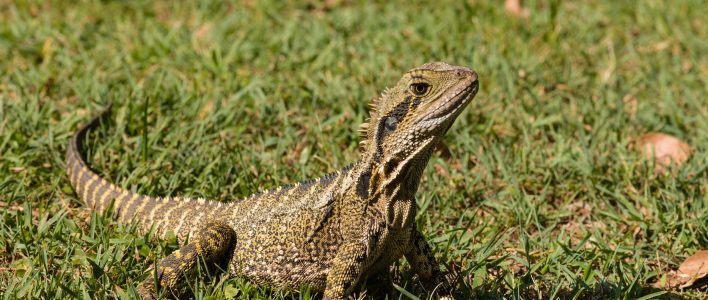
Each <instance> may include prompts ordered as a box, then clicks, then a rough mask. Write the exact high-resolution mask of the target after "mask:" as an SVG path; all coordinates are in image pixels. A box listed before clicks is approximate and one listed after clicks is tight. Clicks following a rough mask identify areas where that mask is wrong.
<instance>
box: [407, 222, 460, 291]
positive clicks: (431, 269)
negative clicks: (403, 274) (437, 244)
mask: <svg viewBox="0 0 708 300" xmlns="http://www.w3.org/2000/svg"><path fill="white" fill-rule="evenodd" d="M404 255H405V257H406V260H408V263H409V264H410V265H411V269H412V270H413V271H414V272H415V273H416V274H418V276H419V277H420V280H421V282H422V283H423V285H424V286H425V288H426V289H428V291H430V292H431V291H433V290H435V289H438V290H440V293H439V294H440V295H446V296H447V295H449V294H450V292H451V290H452V288H451V286H450V284H449V283H448V282H447V278H449V277H448V276H447V273H445V272H442V271H441V270H440V266H439V265H438V262H437V261H436V260H435V256H434V255H433V251H432V250H431V249H430V246H429V245H428V242H426V241H425V239H424V238H423V235H422V234H421V233H420V231H418V229H415V227H414V228H413V236H412V239H411V246H410V248H409V250H408V252H406V253H405V254H404Z"/></svg>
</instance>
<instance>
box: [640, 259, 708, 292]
mask: <svg viewBox="0 0 708 300" xmlns="http://www.w3.org/2000/svg"><path fill="white" fill-rule="evenodd" d="M706 276H708V250H700V251H698V252H696V253H694V254H693V255H691V256H689V257H688V258H687V259H686V260H685V261H683V263H682V264H681V265H680V266H679V268H678V270H676V271H670V272H669V273H668V274H667V276H666V280H665V281H664V280H659V281H657V282H656V283H654V285H653V286H654V287H655V288H664V289H672V288H676V287H678V288H681V289H685V288H688V287H691V286H693V285H694V283H696V282H697V281H699V280H701V279H702V278H704V277H706Z"/></svg>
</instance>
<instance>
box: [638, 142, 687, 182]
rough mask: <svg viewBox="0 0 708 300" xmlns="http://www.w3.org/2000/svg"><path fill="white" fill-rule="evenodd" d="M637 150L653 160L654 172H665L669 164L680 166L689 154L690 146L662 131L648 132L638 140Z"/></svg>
mask: <svg viewBox="0 0 708 300" xmlns="http://www.w3.org/2000/svg"><path fill="white" fill-rule="evenodd" d="M638 148H639V151H640V152H641V153H642V155H644V157H646V158H647V159H654V160H655V169H654V173H656V174H660V173H664V172H666V170H667V168H668V167H669V165H671V164H674V165H675V166H680V165H682V164H683V163H684V162H686V160H688V158H689V157H690V156H691V147H690V146H688V144H686V143H685V142H683V141H682V140H680V139H678V138H676V137H673V136H670V135H668V134H663V133H649V134H646V135H644V136H642V137H641V138H639V142H638Z"/></svg>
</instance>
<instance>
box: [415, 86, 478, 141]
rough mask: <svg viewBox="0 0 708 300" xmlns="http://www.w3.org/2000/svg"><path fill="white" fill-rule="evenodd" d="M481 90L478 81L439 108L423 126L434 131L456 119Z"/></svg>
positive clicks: (429, 116)
mask: <svg viewBox="0 0 708 300" xmlns="http://www.w3.org/2000/svg"><path fill="white" fill-rule="evenodd" d="M478 90H479V82H478V81H477V79H476V76H475V79H474V81H473V82H472V83H471V84H469V85H467V86H465V87H464V88H463V89H462V90H461V91H460V92H458V93H457V94H455V96H453V97H450V99H448V100H447V101H446V102H445V103H444V104H443V105H441V106H439V107H438V108H437V109H436V110H435V111H434V112H433V113H431V114H429V115H428V116H427V117H426V118H424V119H423V121H422V122H421V125H422V126H423V127H424V128H428V129H429V130H433V129H434V128H436V127H437V126H438V125H440V124H442V123H445V122H446V121H447V120H451V119H454V118H455V117H456V116H457V115H458V114H459V113H460V112H462V110H463V109H464V108H465V107H466V106H467V104H469V103H470V102H471V100H472V99H473V98H474V96H475V95H476V94H477V91H478Z"/></svg>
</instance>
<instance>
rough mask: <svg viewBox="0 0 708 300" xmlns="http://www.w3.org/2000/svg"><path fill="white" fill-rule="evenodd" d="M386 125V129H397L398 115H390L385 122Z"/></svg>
mask: <svg viewBox="0 0 708 300" xmlns="http://www.w3.org/2000/svg"><path fill="white" fill-rule="evenodd" d="M384 126H385V127H386V130H388V131H394V130H396V126H398V119H396V117H388V118H386V121H385V122H384Z"/></svg>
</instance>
